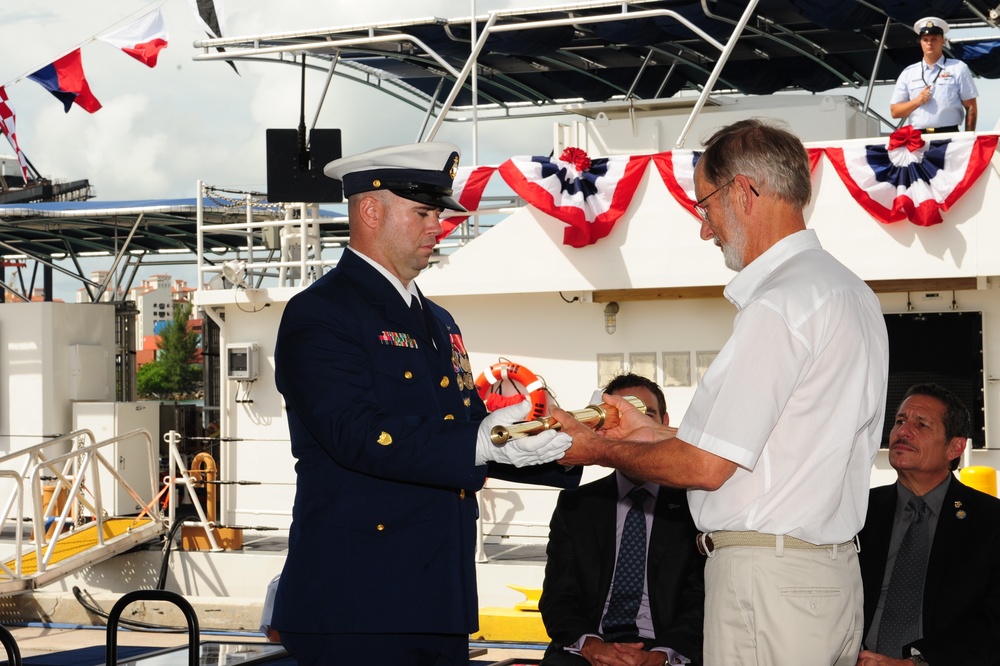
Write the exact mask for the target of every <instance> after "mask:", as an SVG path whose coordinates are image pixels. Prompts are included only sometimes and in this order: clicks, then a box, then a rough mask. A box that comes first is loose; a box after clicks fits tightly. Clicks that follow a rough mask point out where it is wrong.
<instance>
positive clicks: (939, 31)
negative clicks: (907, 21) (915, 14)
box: [913, 16, 950, 37]
mask: <svg viewBox="0 0 1000 666" xmlns="http://www.w3.org/2000/svg"><path fill="white" fill-rule="evenodd" d="M949 28H950V26H949V25H948V24H947V23H946V22H945V21H944V19H939V18H938V17H936V16H927V17H925V18H922V19H920V20H919V21H917V22H916V23H914V24H913V32H915V33H917V34H918V35H920V36H921V37H923V36H924V35H943V34H945V33H946V32H948V30H949Z"/></svg>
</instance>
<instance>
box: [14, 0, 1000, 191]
mask: <svg viewBox="0 0 1000 666" xmlns="http://www.w3.org/2000/svg"><path fill="white" fill-rule="evenodd" d="M539 4H554V3H552V2H548V3H546V2H538V1H537V0H536V1H534V2H532V1H531V0H478V2H477V3H476V6H475V9H476V11H477V13H485V12H486V11H489V10H494V9H501V8H506V7H516V6H531V5H539ZM157 6H162V9H163V13H164V17H165V21H166V25H167V29H168V31H169V34H170V45H169V46H168V48H167V49H166V50H164V51H163V52H162V53H161V54H160V57H159V64H158V65H157V67H156V68H155V69H149V68H147V67H145V66H143V65H142V64H141V63H139V62H138V61H136V60H134V59H132V58H130V57H128V56H126V55H124V54H123V53H122V52H120V51H118V50H117V49H115V48H113V47H111V46H109V45H107V44H105V43H104V42H100V41H94V38H96V37H98V36H100V35H102V34H105V33H107V32H109V31H111V30H112V29H115V28H118V27H121V26H123V25H125V24H127V23H128V22H129V21H130V20H134V19H135V18H137V17H138V16H140V15H141V14H143V13H144V12H145V11H149V10H151V9H153V8H155V7H157ZM222 10H223V13H224V27H225V31H226V32H227V33H228V34H229V35H232V36H239V35H248V34H256V33H264V32H278V31H286V30H297V29H311V28H318V27H325V26H337V25H351V24H358V23H370V22H378V21H390V20H393V21H395V20H404V19H415V18H423V17H429V16H444V17H452V18H453V17H460V16H468V15H469V14H470V13H471V12H472V10H473V4H472V2H471V0H469V1H465V0H409V1H408V2H405V3H403V2H395V1H393V0H375V1H374V2H358V1H357V0H325V1H324V2H316V1H315V0H282V1H281V2H274V1H273V0H235V1H234V0H230V1H229V2H228V3H223V7H222ZM203 36H204V33H203V31H202V28H201V26H200V24H199V22H198V20H197V18H196V17H195V15H194V13H193V11H192V10H191V8H190V5H189V2H188V0H159V1H158V2H144V1H141V0H71V1H68V0H5V1H4V2H2V3H0V38H2V40H3V44H4V56H5V57H4V58H2V59H0V84H5V85H6V87H7V93H8V95H9V97H10V99H11V102H12V104H13V106H14V109H15V111H16V113H17V130H18V135H19V139H20V143H21V148H22V150H23V151H24V152H25V153H26V154H27V156H28V158H29V159H30V160H31V161H32V162H33V163H34V165H35V166H36V167H37V168H38V170H39V171H40V172H41V173H42V174H43V175H45V176H47V177H50V178H53V179H65V180H74V179H80V178H87V179H89V180H90V182H91V184H92V185H93V186H94V189H95V192H96V195H97V197H98V198H99V199H102V200H109V201H114V200H128V199H144V198H174V197H191V196H194V194H195V188H196V182H197V181H198V180H199V179H201V180H204V181H206V182H207V183H209V184H210V185H215V186H220V187H230V188H235V189H246V190H257V191H263V190H265V189H266V169H265V149H264V137H265V130H266V129H267V128H272V127H277V128H282V127H283V128H294V127H296V126H297V124H298V117H299V75H298V70H297V69H296V68H293V67H290V66H275V65H269V64H262V63H252V62H241V63H238V67H239V70H240V75H237V74H236V73H234V72H233V70H232V69H231V68H230V67H229V66H228V65H226V64H225V63H223V62H194V61H193V60H192V57H193V56H194V55H195V53H196V50H195V49H194V48H193V46H192V44H193V42H194V41H195V40H196V39H200V38H202V37H203ZM81 44H82V45H83V46H82V57H83V65H84V69H85V71H86V74H87V79H88V81H89V83H90V87H91V90H92V91H93V93H94V95H95V96H96V97H97V98H98V99H99V100H100V101H101V103H102V104H103V108H102V109H101V110H100V111H98V112H97V113H94V114H89V113H86V112H85V111H84V110H83V109H81V108H79V107H77V106H73V108H72V109H71V110H70V111H69V113H64V112H63V108H62V105H61V104H60V103H59V102H58V101H57V100H56V99H55V98H54V97H53V96H52V95H51V94H50V93H48V92H47V91H45V90H44V89H43V88H42V87H41V86H40V85H38V84H37V83H35V82H33V81H30V80H28V79H26V78H23V77H24V76H25V75H26V74H28V73H30V72H32V71H35V70H36V69H38V68H40V67H42V66H44V65H46V64H48V63H50V62H52V61H53V60H55V59H56V58H58V57H60V56H61V55H63V54H64V53H66V52H67V51H70V50H72V49H73V48H74V47H76V46H78V45H81ZM18 79H20V80H18ZM324 80H325V75H324V74H322V73H319V72H310V73H309V74H308V79H307V84H306V90H307V110H306V118H307V123H308V122H311V119H312V116H313V114H314V112H315V108H316V103H317V101H318V96H319V94H320V92H321V90H322V85H323V83H324ZM989 83H993V82H989ZM982 92H983V86H981V93H982ZM886 95H887V93H882V94H881V96H880V95H878V94H877V95H876V97H875V98H874V99H873V106H874V107H875V109H876V110H878V111H879V112H881V113H883V114H884V115H888V109H887V108H883V107H885V99H886ZM880 100H881V102H880ZM880 104H881V106H880ZM993 106H995V105H990V104H980V109H981V121H980V127H981V128H984V129H988V128H992V127H993V126H994V125H995V124H996V121H997V116H998V112H1000V109H996V108H992V107H993ZM422 121H423V114H422V113H420V112H419V111H417V110H415V109H412V108H411V107H409V106H407V105H405V104H403V103H402V102H399V101H397V100H394V99H392V98H390V97H388V96H385V95H380V94H378V93H376V92H374V91H370V90H369V89H367V88H365V87H363V86H360V85H358V84H354V83H351V82H348V81H345V80H343V79H338V78H335V79H334V81H333V84H332V87H331V91H330V93H329V95H328V97H327V100H326V102H325V103H324V107H323V114H322V116H321V120H320V123H319V126H320V127H333V128H341V129H342V130H343V149H344V153H345V154H350V153H353V152H358V151H361V150H366V149H369V148H372V147H376V146H381V145H390V144H394V143H406V142H411V141H414V140H415V139H416V138H417V136H416V135H417V132H418V131H419V128H420V126H421V123H422ZM551 126H552V120H551V119H548V120H540V121H531V122H522V123H521V125H520V126H519V128H518V131H517V132H515V133H509V132H501V131H498V130H499V128H500V125H491V126H490V131H489V132H482V133H481V136H480V161H481V162H483V163H494V162H497V161H500V160H501V159H504V158H506V157H507V156H509V155H512V154H547V153H548V152H549V151H550V150H551V136H552V130H551ZM470 132H471V131H470V129H469V126H468V125H460V126H457V125H451V126H448V125H446V126H445V128H443V129H442V132H441V133H440V134H439V137H438V138H442V139H446V140H451V141H454V142H455V143H458V144H459V145H461V146H463V148H464V149H465V152H466V156H467V157H468V155H469V148H470V146H471V133H470ZM9 152H11V151H10V150H9V146H7V145H6V142H0V153H9ZM465 163H466V164H468V163H470V161H469V160H468V159H466V160H465Z"/></svg>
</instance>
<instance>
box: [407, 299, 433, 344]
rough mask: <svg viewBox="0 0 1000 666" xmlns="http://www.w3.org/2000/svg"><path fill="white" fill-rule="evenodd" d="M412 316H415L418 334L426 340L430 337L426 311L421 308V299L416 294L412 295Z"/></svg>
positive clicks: (414, 321)
mask: <svg viewBox="0 0 1000 666" xmlns="http://www.w3.org/2000/svg"><path fill="white" fill-rule="evenodd" d="M410 314H411V315H413V325H414V326H415V327H416V330H417V333H419V334H420V335H421V336H423V337H424V338H427V337H429V334H428V332H427V320H426V319H424V309H423V308H422V307H420V298H419V297H418V296H416V295H415V294H410Z"/></svg>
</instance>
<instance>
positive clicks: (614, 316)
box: [604, 301, 618, 335]
mask: <svg viewBox="0 0 1000 666" xmlns="http://www.w3.org/2000/svg"><path fill="white" fill-rule="evenodd" d="M617 328H618V303H617V302H615V301H611V302H610V303H608V304H607V305H605V306H604V330H605V331H607V332H608V335H611V334H612V333H614V332H615V329H617Z"/></svg>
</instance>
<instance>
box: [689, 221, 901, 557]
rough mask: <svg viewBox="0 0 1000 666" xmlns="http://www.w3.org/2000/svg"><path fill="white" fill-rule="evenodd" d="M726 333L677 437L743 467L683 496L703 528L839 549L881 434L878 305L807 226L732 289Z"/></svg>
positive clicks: (857, 517) (882, 332)
mask: <svg viewBox="0 0 1000 666" xmlns="http://www.w3.org/2000/svg"><path fill="white" fill-rule="evenodd" d="M725 294H726V297H727V298H728V299H729V300H730V301H731V302H732V303H733V304H734V305H735V306H736V307H737V309H738V313H737V315H736V320H735V325H734V331H733V335H732V337H730V339H729V340H728V341H727V342H726V344H725V346H724V347H723V348H722V350H721V351H720V352H719V355H718V356H717V357H716V359H715V361H713V362H712V365H711V366H710V367H709V369H708V371H707V372H706V373H705V376H704V377H703V378H702V380H701V382H700V383H699V385H698V388H697V390H696V391H695V395H694V397H693V399H692V401H691V405H690V406H689V407H688V410H687V413H686V414H685V415H684V419H683V421H682V422H681V426H680V428H679V430H678V433H677V436H678V437H679V438H680V439H682V440H684V441H685V442H688V443H690V444H693V445H694V446H697V447H699V448H701V449H704V450H705V451H709V452H711V453H713V454H715V455H718V456H720V457H722V458H725V459H726V460H729V461H732V462H734V463H736V464H737V465H738V466H739V467H738V468H737V470H736V472H735V473H734V474H733V476H732V477H731V478H730V479H729V480H727V481H726V482H725V483H724V484H723V485H722V487H720V488H719V489H718V490H715V491H712V492H707V491H701V490H692V491H689V492H688V501H689V503H690V506H691V515H692V516H693V517H694V521H695V524H696V525H697V527H698V529H699V530H701V531H703V532H712V531H716V530H735V531H745V530H754V531H758V532H764V533H768V534H782V535H789V536H793V537H797V538H799V539H803V540H805V541H809V542H811V543H816V544H830V543H843V542H845V541H848V540H850V539H852V538H854V536H855V535H856V534H857V533H858V531H859V530H860V529H861V526H862V524H863V523H864V519H865V512H866V508H867V505H868V487H869V478H870V473H871V472H870V470H871V465H872V463H873V461H874V459H875V453H876V452H877V451H878V448H879V444H880V442H881V437H882V424H883V412H884V410H885V394H886V376H887V373H888V362H889V343H888V336H887V334H886V329H885V320H884V319H883V317H882V311H881V308H880V306H879V302H878V299H877V298H876V297H875V294H874V293H872V291H871V289H869V288H868V286H867V285H865V283H864V282H862V281H861V280H860V279H859V278H858V277H857V276H856V275H854V274H853V273H851V272H850V271H849V270H848V269H847V268H845V267H844V266H843V265H842V264H840V263H839V262H838V261H837V260H836V259H834V258H833V256H831V255H830V254H829V253H828V252H826V251H825V250H823V248H822V247H821V246H820V243H819V240H818V238H817V236H816V234H815V232H814V231H812V230H804V231H800V232H798V233H795V234H792V235H791V236H788V237H786V238H784V239H782V240H781V241H779V242H778V243H775V244H774V245H773V246H772V247H771V248H769V249H768V250H767V251H766V252H764V254H762V255H761V256H760V257H758V258H757V259H755V260H754V261H753V262H751V263H750V265H748V266H747V267H746V268H744V269H743V270H742V271H741V272H740V273H739V274H738V275H737V276H736V277H735V278H733V280H732V281H731V282H730V283H729V285H728V286H727V287H726V290H725Z"/></svg>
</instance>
